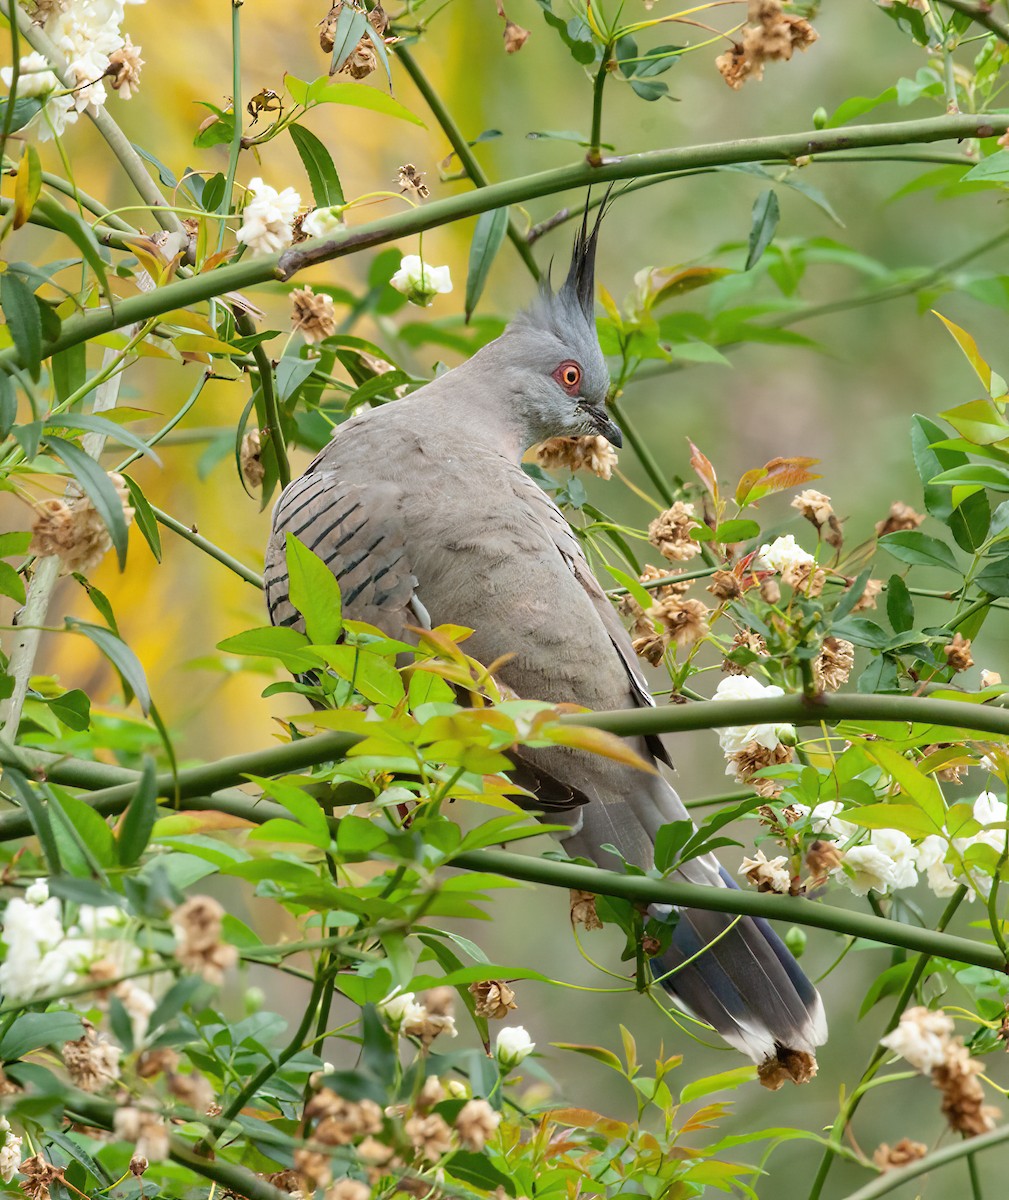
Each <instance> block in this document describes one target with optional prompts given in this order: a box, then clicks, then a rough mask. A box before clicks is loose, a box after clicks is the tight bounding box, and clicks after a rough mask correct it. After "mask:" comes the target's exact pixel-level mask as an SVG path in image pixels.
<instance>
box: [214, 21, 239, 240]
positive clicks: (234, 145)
mask: <svg viewBox="0 0 1009 1200" xmlns="http://www.w3.org/2000/svg"><path fill="white" fill-rule="evenodd" d="M241 10H242V6H241V4H236V3H235V0H232V3H231V92H232V96H231V113H232V116H233V117H234V130H233V132H232V135H231V150H230V153H229V154H228V173H227V176H226V177H225V181H224V192H223V193H222V195H221V202H220V204H218V206H217V211H218V213H219V214H220V215H221V216H222V217H225V216H227V214H228V212H229V211H230V209H231V204H232V193H233V192H234V190H235V176H236V174H237V173H238V159H239V157H240V155H241V153H242V23H241V21H240V19H239V14H240V13H241ZM227 231H228V226H227V223H226V222H225V221H223V220H222V221H221V223H220V226H219V227H218V231H217V251H218V253H220V251H221V250H222V249H223V248H224V235H225V234H226V233H227Z"/></svg>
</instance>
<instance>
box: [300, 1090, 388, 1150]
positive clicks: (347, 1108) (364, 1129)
mask: <svg viewBox="0 0 1009 1200" xmlns="http://www.w3.org/2000/svg"><path fill="white" fill-rule="evenodd" d="M305 1117H306V1119H308V1120H312V1119H316V1118H317V1119H318V1124H317V1125H316V1128H315V1135H314V1136H315V1140H316V1141H318V1142H322V1143H323V1145H326V1146H347V1145H349V1144H350V1143H351V1142H353V1141H356V1139H357V1138H359V1137H362V1136H364V1135H366V1134H374V1133H381V1132H382V1126H383V1116H382V1109H381V1108H380V1107H379V1106H378V1105H377V1104H376V1103H375V1101H374V1100H368V1099H365V1100H359V1101H354V1100H345V1099H344V1098H343V1097H342V1096H338V1095H337V1094H336V1092H334V1091H333V1089H332V1088H328V1087H325V1088H322V1089H321V1090H320V1091H318V1092H316V1094H315V1095H314V1096H313V1097H312V1098H311V1100H309V1102H308V1103H307V1104H306V1105H305Z"/></svg>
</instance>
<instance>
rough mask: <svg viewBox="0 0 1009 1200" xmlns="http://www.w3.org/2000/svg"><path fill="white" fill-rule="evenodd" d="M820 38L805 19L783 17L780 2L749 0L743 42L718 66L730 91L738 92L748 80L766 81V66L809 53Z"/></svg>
mask: <svg viewBox="0 0 1009 1200" xmlns="http://www.w3.org/2000/svg"><path fill="white" fill-rule="evenodd" d="M818 37H819V34H817V32H816V30H815V29H814V28H813V26H812V25H810V23H809V21H807V20H806V19H805V17H797V16H787V15H786V14H784V13H783V12H782V11H781V0H750V7H749V13H748V16H747V26H746V28H745V29H744V30H743V36H742V41H738V42H734V43H733V45H732V47H731V49H729V50H727V51H726V52H725V53H724V54H720V55H719V56H718V57H717V58H716V59H715V66H716V67H717V68H718V70H719V72H720V73H721V75H722V78H723V79H724V80H725V82H726V83H727V84H728V85H729V87H731V88H732V89H733V90H734V91H738V90H739V89H740V88H741V87H742V86H743V84H744V83H745V82H746V80H747V79H753V80H758V81H759V80H761V79H763V77H764V63H765V62H773V61H782V62H787V61H788V60H789V59H790V58H791V57H792V55H793V54H794V53H795V51H796V50H807V49H808V48H809V47H810V46H811V45H812V44H813V43H814V42H815V41H816V40H817V38H818Z"/></svg>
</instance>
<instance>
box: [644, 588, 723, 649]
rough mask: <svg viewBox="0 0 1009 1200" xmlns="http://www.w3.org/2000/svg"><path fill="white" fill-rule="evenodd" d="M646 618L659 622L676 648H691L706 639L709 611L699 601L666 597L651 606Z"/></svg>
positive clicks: (708, 631) (708, 630)
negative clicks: (652, 618)
mask: <svg viewBox="0 0 1009 1200" xmlns="http://www.w3.org/2000/svg"><path fill="white" fill-rule="evenodd" d="M648 616H650V617H654V618H655V619H656V620H658V621H661V622H662V624H663V625H664V626H665V628H666V630H667V631H668V632H669V634H670V636H671V637H672V639H673V641H675V642H676V644H677V646H681V647H684V646H692V645H694V643H695V642H699V641H700V640H701V638H704V637H707V636H708V634H709V633H710V632H711V630H710V629H709V628H708V617H710V616H711V609H710V608H708V607H707V606H706V605H705V604H703V603H702V602H701V601H700V600H683V599H681V598H680V597H678V596H667V597H665V599H660V600H658V601H657V603H655V604H653V605H652V607H651V608H650V609H649V610H648Z"/></svg>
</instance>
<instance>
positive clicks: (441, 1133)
mask: <svg viewBox="0 0 1009 1200" xmlns="http://www.w3.org/2000/svg"><path fill="white" fill-rule="evenodd" d="M403 1131H404V1133H405V1134H406V1136H407V1137H408V1138H409V1139H410V1141H411V1143H412V1144H413V1147H414V1149H415V1150H416V1151H417V1152H418V1154H419V1155H420V1156H421V1157H422V1158H426V1159H427V1161H428V1162H437V1161H438V1159H440V1158H442V1157H444V1156H445V1155H446V1154H448V1152H449V1151H450V1150H451V1149H452V1130H451V1129H450V1128H449V1127H448V1125H447V1124H446V1123H445V1119H444V1118H443V1117H440V1116H439V1115H438V1114H437V1113H431V1114H429V1115H428V1116H426V1117H421V1116H413V1117H410V1118H409V1119H408V1120H407V1121H405V1122H404V1124H403Z"/></svg>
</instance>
